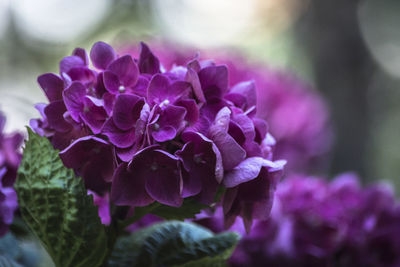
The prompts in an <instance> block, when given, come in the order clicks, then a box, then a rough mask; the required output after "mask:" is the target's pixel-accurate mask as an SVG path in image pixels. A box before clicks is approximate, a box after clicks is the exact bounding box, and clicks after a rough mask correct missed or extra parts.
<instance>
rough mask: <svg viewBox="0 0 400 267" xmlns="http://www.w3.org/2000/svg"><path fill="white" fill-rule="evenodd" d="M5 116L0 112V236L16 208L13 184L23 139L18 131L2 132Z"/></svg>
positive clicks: (9, 222) (6, 228) (5, 231)
mask: <svg viewBox="0 0 400 267" xmlns="http://www.w3.org/2000/svg"><path fill="white" fill-rule="evenodd" d="M5 123H6V117H5V116H4V115H3V114H1V113H0V236H3V235H4V234H5V233H7V231H8V227H9V225H10V224H11V223H12V221H13V218H14V212H15V210H16V209H17V206H18V203H17V194H16V193H15V191H14V188H13V185H14V182H15V179H16V178H17V169H18V165H19V162H20V160H21V153H20V151H19V149H20V146H21V144H22V141H23V136H22V135H21V134H20V133H12V134H4V133H3V130H4V125H5Z"/></svg>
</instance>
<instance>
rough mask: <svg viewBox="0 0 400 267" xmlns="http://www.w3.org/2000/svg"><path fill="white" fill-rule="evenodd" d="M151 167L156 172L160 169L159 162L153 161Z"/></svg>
mask: <svg viewBox="0 0 400 267" xmlns="http://www.w3.org/2000/svg"><path fill="white" fill-rule="evenodd" d="M150 169H151V170H152V171H153V172H154V171H156V170H157V169H158V165H157V163H155V162H153V164H151V166H150Z"/></svg>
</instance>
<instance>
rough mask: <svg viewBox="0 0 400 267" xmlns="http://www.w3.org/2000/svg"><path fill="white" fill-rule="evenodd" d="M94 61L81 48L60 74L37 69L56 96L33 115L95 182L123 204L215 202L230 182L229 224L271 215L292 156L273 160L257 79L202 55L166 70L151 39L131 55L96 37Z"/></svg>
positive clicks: (69, 161)
mask: <svg viewBox="0 0 400 267" xmlns="http://www.w3.org/2000/svg"><path fill="white" fill-rule="evenodd" d="M90 59H91V62H92V65H93V66H94V67H95V68H90V67H89V57H88V55H87V54H86V52H85V51H84V50H83V49H81V48H77V49H75V50H74V52H73V53H72V55H71V56H68V57H65V58H64V59H62V60H61V62H60V75H57V74H52V73H47V74H43V75H41V76H39V78H38V82H39V85H40V86H41V88H42V89H43V91H44V92H45V94H46V96H47V98H48V100H49V103H48V104H38V105H37V108H38V110H39V111H40V113H41V114H42V118H41V119H35V120H32V121H31V126H32V128H33V129H34V130H35V131H36V132H37V133H39V134H41V135H42V136H46V137H48V138H49V140H50V141H51V142H52V144H53V145H54V147H55V148H57V149H60V150H61V152H60V157H61V159H62V160H63V162H64V164H65V166H67V167H69V168H73V169H74V170H75V171H76V173H77V174H78V175H80V176H81V177H82V178H83V179H84V181H85V184H86V187H87V188H88V189H89V190H92V191H93V192H95V193H96V194H98V195H100V196H103V195H104V194H106V193H108V192H110V199H111V201H112V202H113V204H115V205H119V206H131V207H142V206H147V205H149V204H151V203H153V202H154V201H157V202H159V203H161V204H164V205H168V206H174V207H179V206H181V205H182V203H183V200H184V199H185V198H187V197H193V198H195V199H196V200H198V201H200V202H202V203H206V204H211V203H212V202H214V199H215V195H216V193H217V191H218V188H219V187H223V188H225V189H226V190H225V194H224V196H223V206H224V213H225V217H226V218H225V220H226V224H227V225H229V224H230V223H233V221H234V219H235V218H236V216H238V215H240V216H242V217H243V218H244V222H245V224H246V227H247V229H249V228H250V226H251V224H252V221H253V218H259V219H263V218H266V216H267V214H268V213H269V211H268V210H269V209H270V207H271V203H272V199H273V193H274V190H275V186H276V183H277V181H278V180H279V178H280V175H281V173H282V169H283V166H284V164H285V161H283V160H281V161H273V158H272V153H271V151H272V146H273V144H274V142H273V138H272V136H271V135H270V134H269V133H268V127H267V124H266V122H265V121H264V120H262V119H259V118H257V117H256V116H255V114H256V88H255V85H254V83H253V82H252V81H241V82H238V83H237V84H235V85H233V86H231V85H230V83H229V79H228V68H227V67H226V66H225V65H217V64H215V63H213V62H211V61H200V60H198V59H197V57H195V58H193V59H191V60H189V61H188V62H186V63H185V64H184V65H182V66H175V65H174V66H173V67H171V68H168V69H166V68H165V67H163V66H162V64H161V63H160V60H159V59H158V58H157V57H156V56H155V55H154V54H153V53H152V52H151V50H150V49H149V47H148V46H147V45H146V44H144V43H141V46H140V53H139V55H138V57H137V58H134V57H132V56H131V55H118V54H117V53H116V52H115V51H114V49H113V48H112V47H111V46H109V45H108V44H106V43H103V42H98V43H96V44H94V45H93V47H92V49H91V51H90Z"/></svg>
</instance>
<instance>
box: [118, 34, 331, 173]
mask: <svg viewBox="0 0 400 267" xmlns="http://www.w3.org/2000/svg"><path fill="white" fill-rule="evenodd" d="M123 49H124V50H126V51H129V52H131V53H133V54H137V53H138V51H137V49H135V48H134V47H124V48H123ZM153 49H154V51H156V52H157V54H158V55H159V58H160V59H161V61H162V62H163V64H165V66H167V67H172V66H174V64H178V65H179V64H184V63H185V62H186V61H187V60H189V59H190V58H191V57H192V55H193V53H194V52H195V51H196V50H194V49H191V48H188V47H182V46H178V45H176V44H171V43H168V42H162V44H160V42H155V46H154V48H153ZM200 56H201V57H202V58H203V57H211V58H214V60H215V62H216V63H223V64H226V66H227V67H228V69H229V78H230V85H231V86H235V85H237V84H239V83H240V82H242V81H252V82H251V83H250V84H246V83H244V84H242V86H244V85H246V87H245V88H242V90H247V89H248V88H249V87H250V86H251V85H253V86H255V88H256V91H257V98H252V97H248V98H247V100H250V101H251V105H252V104H254V102H256V105H257V114H256V115H257V117H259V118H262V119H264V120H266V121H267V122H268V124H269V126H270V131H271V134H272V135H273V136H274V137H275V140H276V145H275V147H274V156H275V157H276V158H284V159H286V160H287V161H288V165H287V166H286V167H285V169H286V173H288V172H296V173H298V172H305V173H307V172H308V171H315V170H321V167H322V168H323V167H325V165H326V163H327V155H328V152H329V151H330V148H331V145H332V139H333V131H332V127H331V122H330V117H329V110H328V107H327V104H326V103H325V101H324V100H323V98H322V97H321V96H320V95H319V94H318V92H316V91H315V90H314V88H312V87H311V86H310V85H308V84H307V83H305V82H304V81H302V80H301V79H299V78H297V77H296V76H295V75H293V74H292V73H290V72H288V71H283V70H274V69H272V68H269V67H267V66H265V65H264V64H261V63H256V62H250V61H248V60H247V59H246V58H244V57H242V56H240V53H237V52H236V51H221V50H216V51H201V52H200ZM241 92H242V95H243V94H246V93H245V91H241ZM226 97H227V98H228V99H229V100H230V101H232V102H234V103H235V104H236V105H238V106H240V107H244V108H246V106H245V105H246V104H247V103H246V101H245V99H244V98H243V96H241V95H237V94H235V93H234V92H232V93H230V94H229V95H227V96H226Z"/></svg>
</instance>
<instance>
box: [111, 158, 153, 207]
mask: <svg viewBox="0 0 400 267" xmlns="http://www.w3.org/2000/svg"><path fill="white" fill-rule="evenodd" d="M145 182H146V177H145V176H144V175H142V173H140V171H139V170H137V169H135V170H134V171H131V170H130V169H128V166H127V163H122V164H120V165H119V166H118V168H117V169H116V170H115V174H114V177H113V183H112V186H111V200H112V202H113V203H115V204H116V205H119V206H134V207H142V206H147V205H149V204H151V203H152V202H153V201H154V200H153V199H152V198H151V197H150V195H149V194H148V193H147V192H146V189H145Z"/></svg>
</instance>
